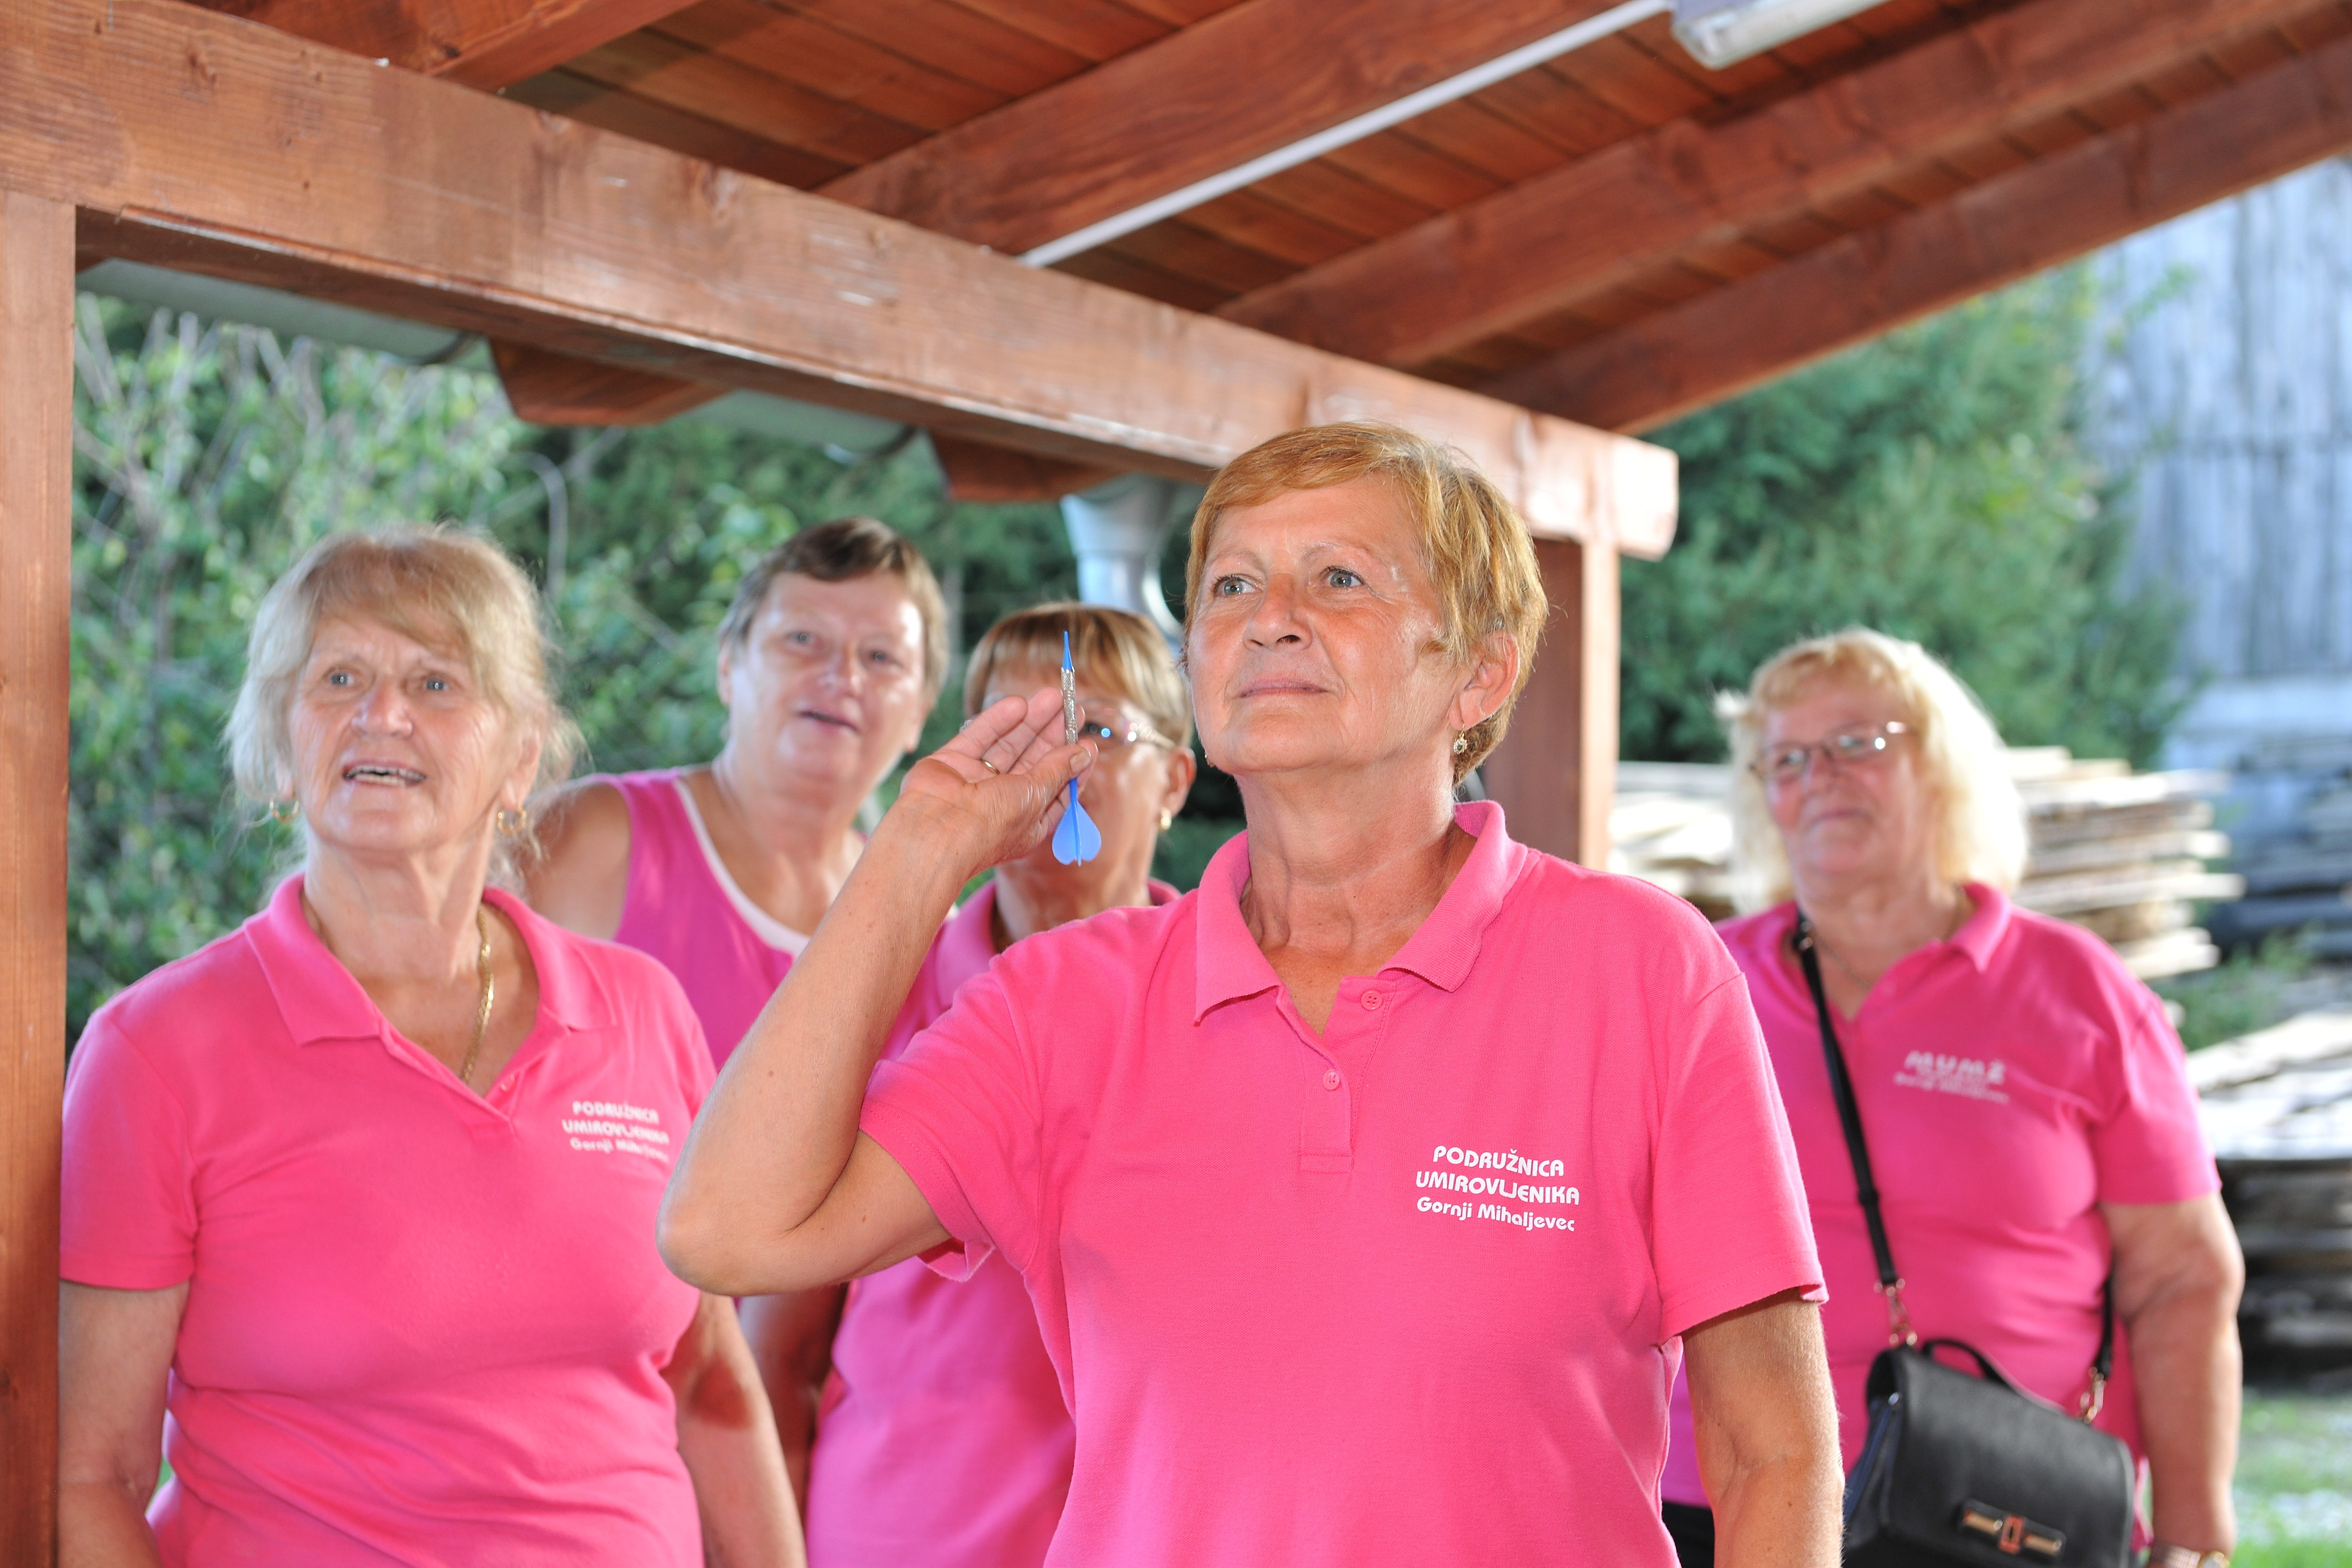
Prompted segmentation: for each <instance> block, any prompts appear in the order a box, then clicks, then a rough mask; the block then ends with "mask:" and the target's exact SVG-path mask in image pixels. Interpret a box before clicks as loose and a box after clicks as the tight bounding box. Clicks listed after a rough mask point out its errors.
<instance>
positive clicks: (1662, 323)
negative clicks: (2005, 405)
mask: <svg viewBox="0 0 2352 1568" xmlns="http://www.w3.org/2000/svg"><path fill="white" fill-rule="evenodd" d="M2347 150H2352V40H2347V41H2344V42H2339V43H2336V44H2331V45H2328V46H2326V47H2324V48H2321V49H2319V50H2317V51H2315V52H2314V53H2312V54H2309V55H2305V56H2302V57H2300V58H2291V59H2289V60H2287V61H2285V62H2284V63H2283V64H2279V65H2274V66H2273V67H2271V68H2268V69H2267V70H2263V71H2262V72H2260V73H2258V74H2256V75H2252V76H2249V77H2246V78H2244V79H2242V80H2241V81H2240V82H2239V83H2238V84H2237V85H2236V86H2234V87H2231V88H2226V89H2222V90H2221V91H2219V92H2216V93H2213V94H2210V95H2209V96H2207V97H2204V98H2200V99H2196V100H2191V101H2190V102H2189V103H2188V104H2186V105H2184V106H2183V107H2181V108H2179V109H2174V110H2166V111H2165V112H2164V113H2162V114H2159V115H2158V116H2156V117H2155V118H2153V119H2150V120H2147V121H2141V122H2140V123H2139V124H2137V125H2134V126H2132V127H2130V128H2129V129H2127V130H2124V131H2118V132H2115V133H2113V134H2111V135H2107V136H2102V137H2100V138H2098V139H2096V140H2095V141H2092V142H2084V143H2082V144H2080V145H2078V146H2075V147H2073V148H2070V149H2069V150H2067V151H2066V152H2063V153H2059V154H2057V155H2056V156H2054V157H2052V158H2047V159H2044V160H2043V161H2042V162H2041V163H2029V164H2027V165H2026V166H2025V167H2023V168H2021V169H2019V170H2017V171H2015V172H2014V173H2011V174H2004V175H2002V176H2000V178H1998V179H1995V180H1991V181H1988V182H1987V183H1985V184H1981V185H1977V186H1974V187H1972V188H1970V189H1969V190H1967V191H1964V192H1962V193H1961V194H1960V195H1958V196H1956V197H1954V198H1953V199H1952V200H1950V201H1948V202H1945V203H1943V204H1941V205H1937V206H1933V207H1928V208H1925V209H1923V210H1921V211H1919V212H1916V213H1913V214H1910V215H1908V216H1904V217H1900V218H1897V219H1895V220H1894V221H1893V222H1891V223H1888V224H1885V225H1884V226H1881V227H1878V228H1874V229H1868V230H1865V231H1864V232H1862V233H1860V234H1855V235H1850V236H1848V237H1845V238H1843V239H1841V240H1838V241H1836V242H1835V243H1833V244H1832V245H1830V246H1828V247H1824V248H1822V249H1821V250H1816V251H1813V252H1811V253H1809V254H1807V255H1805V256H1803V257H1801V258H1798V259H1797V260H1794V261H1791V262H1788V263H1786V264H1784V265H1782V266H1780V267H1777V268H1773V269H1772V270H1771V271H1769V272H1765V273H1760V274H1759V275H1758V276H1756V277H1754V278H1752V279H1748V280H1746V281H1745V282H1741V283H1737V284H1734V285H1732V286H1731V287H1729V288H1727V289H1717V291H1715V292H1714V293H1711V294H1704V295H1701V296H1700V297H1699V298H1697V299H1696V300H1692V301H1691V302H1690V303H1688V304H1686V305H1683V306H1680V307H1678V308H1676V309H1675V310H1667V311H1664V312H1662V313H1661V314H1658V315H1655V316H1651V317H1647V318H1644V319H1643V320H1641V321H1636V322H1634V323H1633V324H1632V325H1631V326H1628V327H1624V328H1622V329H1620V330H1619V331H1615V332H1612V333H1611V334H1609V335H1608V336H1606V337H1603V338H1601V339H1598V340H1596V341H1595V342H1591V343H1586V344H1582V345H1580V346H1579V347H1577V348H1574V349H1570V350H1568V351H1567V352H1565V353H1559V354H1557V355H1554V356H1553V357H1551V358H1549V359H1546V360H1543V361H1540V362H1538V363H1536V364H1534V365H1530V366H1528V367H1527V368H1526V369H1524V370H1520V371H1517V372H1514V373H1512V374H1509V375H1507V376H1504V377H1502V378H1500V379H1499V380H1497V381H1496V382H1494V383H1492V384H1490V385H1489V387H1488V388H1487V390H1489V391H1491V392H1493V393H1494V394H1495V395H1496V396H1499V397H1509V398H1512V399H1514V400H1517V401H1522V402H1525V403H1528V404H1529V405H1532V406H1535V407H1539V408H1549V409H1553V410H1555V411H1558V412H1559V413H1563V414H1567V415H1570V416H1573V417H1576V418H1580V419H1589V420H1591V422H1593V423H1594V424H1597V425H1601V426H1606V427H1609V428H1613V429H1622V430H1639V429H1647V428H1650V427H1652V426H1657V425H1660V424H1663V423H1664V422H1665V421H1666V420H1668V419H1671V418H1673V417H1675V416H1676V415H1678V414H1683V413H1686V412H1688V411H1690V410H1691V409H1694V408H1698V407H1701V406H1704V405H1706V404H1709V403H1714V402H1717V401H1719V400H1721V399H1723V398H1726V397H1729V396H1731V395H1733V394H1735V393H1738V392H1742V391H1745V390H1746V389H1747V388H1748V387H1750V386H1754V385H1756V384H1759V383H1760V382H1764V381H1768V380H1769V379H1771V378H1772V377H1774V376H1777V375H1780V374H1783V373H1785V372H1787V371H1790V370H1792V369H1794V368H1796V367H1797V366H1799V365H1801V364H1804V363H1808V362H1809V361H1811V360H1815V359H1819V358H1821V357H1822V355H1824V354H1828V353H1835V352H1836V351H1837V350H1839V349H1842V348H1844V347H1846V346H1848V345H1849V344H1852V343H1856V342H1861V341H1863V340H1864V339H1865V338H1870V337H1874V336H1876V335H1877V334H1878V333H1881V332H1884V331H1887V330H1888V329H1890V328H1892V327H1895V326H1899V325H1901V324H1902V323H1903V322H1905V321H1913V320H1916V318H1918V317H1920V316H1924V315H1927V314H1928V313H1929V312H1931V311H1935V310H1942V309H1943V308H1944V307H1946V306H1948V305H1954V304H1958V302H1959V301H1961V300H1966V299H1968V298H1969V297H1970V296H1972V295H1976V294H1980V293H1982V292H1984V291H1985V290H1987V289H1997V288H1999V287H2000V286H2001V285H2002V284H2005V283H2011V282H2014V281H2016V280H2018V279H2021V278H2025V277H2028V276H2031V275H2032V274H2033V273H2035V272H2039V271H2041V270H2042V269H2043V268H2049V267H2053V266H2056V265H2057V264H2058V263H2060V262H2063V261H2066V260H2069V259H2071V258H2074V257H2077V256H2081V255H2084V254H2085V253H2086V252H2088V251H2092V250H2095V249H2096V248H2098V247H2100V246H2103V245H2106V244H2109V243H2112V242H2113V241H2115V240H2118V239H2121V238H2123V237H2125V236H2126V235H2129V234H2134V233H2137V232H2138V231H2139V230H2141V229H2144V228H2147V227H2148V226H2151V225H2153V224H2158V223H2162V222H2164V221H2165V220H2166V219H2168V218H2172V217H2178V216H2180V215H2181V214H2183V213H2188V212H2193V211H2195V210H2196V209H2197V208H2199V207H2201V206H2205V205H2209V204H2210V203H2213V202H2217V201H2220V200H2221V199H2222V198H2224V197H2226V196H2231V195H2236V194H2237V193H2238V192H2240V191H2242V190H2245V189H2247V188H2248V187H2249V186H2252V185H2258V184H2263V182H2264V181H2267V180H2274V179H2276V178H2278V177H2279V176H2280V175H2282V174H2289V173H2292V172H2293V171H2294V170H2296V169H2299V168H2302V167H2303V166H2304V165H2305V164H2306V163H2316V162H2317V161H2319V160H2320V159H2322V158H2326V157H2330V156H2332V155H2334V154H2336V153H2343V152H2346V151H2347Z"/></svg>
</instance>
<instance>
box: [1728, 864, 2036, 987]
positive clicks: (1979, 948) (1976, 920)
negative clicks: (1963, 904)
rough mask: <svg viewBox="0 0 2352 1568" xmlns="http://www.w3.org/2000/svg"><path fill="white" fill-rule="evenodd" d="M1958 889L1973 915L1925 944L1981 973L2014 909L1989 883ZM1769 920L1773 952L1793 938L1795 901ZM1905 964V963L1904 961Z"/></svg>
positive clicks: (1785, 905)
mask: <svg viewBox="0 0 2352 1568" xmlns="http://www.w3.org/2000/svg"><path fill="white" fill-rule="evenodd" d="M1961 888H1962V889H1963V890H1965V891H1966V892H1967V893H1968V895H1969V901H1970V902H1971V903H1973V904H1974V905H1975V906H1976V911H1975V913H1973V914H1971V915H1969V918H1968V919H1967V920H1964V921H1961V922H1960V929H1959V930H1958V931H1954V932H1953V933H1952V934H1951V938H1950V940H1949V941H1948V942H1931V943H1929V944H1928V945H1929V946H1930V947H1943V948H1949V949H1953V950H1956V951H1958V952H1961V953H1963V954H1965V955H1966V956H1967V958H1968V961H1969V963H1972V964H1974V965H1976V968H1977V973H1979V974H1981V973H1984V971H1985V967H1986V966H1987V965H1988V964H1990V963H1992V955H1993V953H1994V952H1997V951H1998V950H1999V949H2000V940H2001V938H2003V937H2005V936H2007V935H2008V934H2009V921H2010V916H2011V913H2012V912H2013V911H2014V910H2015V908H2016V906H2015V905H2013V904H2011V902H2010V901H2009V895H2007V894H2006V893H2003V892H2002V891H2001V890H2000V889H1999V888H1996V887H1993V886H1991V885H1990V883H1985V882H1964V883H1962V884H1961ZM1769 919H1770V921H1771V924H1770V925H1769V927H1768V928H1767V930H1768V931H1769V934H1770V936H1771V939H1772V941H1771V949H1772V951H1774V952H1779V951H1780V950H1781V949H1783V948H1784V947H1786V946H1787V944H1788V943H1789V942H1791V941H1792V940H1794V938H1795V934H1796V930H1797V906H1796V904H1795V902H1794V901H1793V900H1792V901H1790V902H1788V903H1784V904H1782V905H1780V907H1779V908H1777V909H1775V910H1772V911H1771V914H1770V916H1769ZM1923 951H1924V950H1923ZM1905 962H1906V963H1908V962H1909V960H1908V959H1907V958H1906V960H1905Z"/></svg>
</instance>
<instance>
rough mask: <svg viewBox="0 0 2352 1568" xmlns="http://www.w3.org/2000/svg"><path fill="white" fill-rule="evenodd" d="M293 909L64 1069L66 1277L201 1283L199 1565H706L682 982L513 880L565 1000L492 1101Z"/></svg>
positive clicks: (543, 994) (548, 975)
mask: <svg viewBox="0 0 2352 1568" xmlns="http://www.w3.org/2000/svg"><path fill="white" fill-rule="evenodd" d="M301 885H302V879H300V878H299V877H296V878H292V879H289V880H288V881H287V882H285V883H284V884H283V885H282V886H280V887H279V888H278V893H277V896H276V897H275V898H273V899H272V900H270V903H269V906H268V909H267V910H264V911H263V912H262V913H260V914H258V915H257V916H255V917H254V918H253V919H252V920H250V921H247V922H246V923H245V924H244V925H243V926H242V927H240V928H239V929H238V930H237V931H235V932H233V933H231V934H230V935H228V936H226V937H224V938H222V939H221V940H220V941H218V942H214V943H212V944H211V945H210V946H208V947H206V948H205V949H204V950H202V951H201V952H196V953H194V954H193V955H191V956H190V957H187V958H184V959H182V960H181V961H179V962H178V963H173V964H169V965H167V966H165V967H164V968H163V969H160V970H157V971H156V972H155V973H152V974H151V975H149V976H148V977H147V978H146V979H144V980H142V981H141V982H140V983H139V984H136V985H133V986H131V988H130V989H129V990H127V991H125V992H124V993H123V994H121V995H120V996H118V997H116V998H115V999H114V1000H113V1001H111V1002H110V1003H108V1004H107V1005H106V1006H105V1007H103V1008H101V1009H100V1011H99V1013H98V1016H96V1017H94V1018H92V1019H91V1020H90V1023H89V1029H88V1031H87V1032H86V1033H85V1034H84V1035H83V1036H82V1038H81V1044H80V1046H79V1048H77V1049H76V1050H75V1052H74V1057H73V1066H72V1070H71V1071H70V1073H68V1077H67V1082H66V1112H65V1173H64V1175H65V1184H64V1226H65V1229H64V1247H63V1252H62V1256H61V1262H60V1271H61V1272H62V1274H63V1275H64V1277H65V1278H66V1279H71V1280H75V1281H78V1282H79V1283H81V1284H85V1285H99V1286H107V1287H111V1288H113V1289H125V1290H154V1289H163V1288H165V1287H168V1286H173V1285H178V1284H183V1283H184V1284H185V1285H186V1286H187V1287H188V1300H187V1310H186V1313H185V1316H184V1318H183V1319H182V1321H181V1325H180V1338H179V1344H178V1347H177V1351H176V1353H175V1355H174V1357H173V1364H172V1374H171V1382H170V1387H169V1392H168V1396H167V1398H168V1408H169V1412H170V1414H169V1416H168V1418H167V1420H166V1421H165V1424H164V1429H163V1450H164V1455H165V1457H166V1458H169V1459H170V1461H171V1464H172V1469H173V1478H172V1480H171V1482H170V1483H169V1484H168V1485H166V1486H165V1487H164V1488H163V1491H162V1492H161V1493H160V1494H158V1496H157V1497H156V1499H155V1501H154V1503H153V1505H152V1507H151V1509H150V1510H149V1514H148V1517H149V1518H150V1520H151V1521H152V1522H153V1524H154V1527H155V1533H156V1537H157V1540H158V1541H159V1542H161V1544H162V1547H163V1561H164V1563H167V1564H172V1565H174V1568H177V1565H180V1564H186V1565H189V1568H205V1565H207V1564H213V1563H316V1564H327V1565H341V1564H383V1563H434V1564H448V1563H484V1564H488V1563H498V1564H509V1563H547V1564H557V1563H562V1564H581V1563H611V1564H615V1565H619V1564H643V1563H674V1564H678V1565H680V1568H687V1565H692V1564H698V1563H700V1562H701V1561H702V1551H701V1531H700V1528H699V1526H698V1523H697V1521H696V1515H695V1502H694V1491H693V1489H692V1487H691V1485H690V1484H689V1483H688V1479H687V1474H686V1469H685V1467H684V1466H683V1464H682V1463H681V1462H680V1461H679V1458H678V1454H677V1427H676V1421H677V1414H676V1407H675V1405H674V1404H673V1402H672V1400H671V1397H670V1392H669V1388H668V1385H667V1384H664V1383H663V1382H662V1378H661V1372H662V1368H663V1367H664V1366H665V1365H667V1363H668V1360H669V1356H670V1352H671V1351H672V1349H673V1348H674V1347H675V1346H676V1344H677V1340H678V1337H679V1336H680V1335H681V1334H683V1333H684V1332H685V1331H686V1329H687V1325H688V1323H689V1322H691V1321H692V1320H693V1317H694V1312H695V1308H696V1304H697V1301H698V1297H697V1296H696V1293H695V1291H694V1290H693V1289H692V1288H690V1287H688V1286H687V1285H684V1284H681V1283H680V1282H679V1281H678V1280H677V1279H674V1278H672V1277H671V1275H670V1273H669V1271H668V1270H667V1268H663V1267H662V1261H661V1258H659V1256H658V1255H656V1252H655V1250H654V1240H653V1237H654V1211H655V1207H656V1205H657V1204H658V1203H659V1202H660V1200H661V1194H662V1187H663V1184H664V1183H665V1182H666V1181H667V1177H668V1174H669V1166H670V1160H671V1157H672V1155H673V1154H674V1153H675V1152H676V1151H677V1144H678V1142H679V1141H680V1140H681V1139H683V1138H684V1137H685V1135H686V1128H687V1124H688V1121H690V1120H691V1119H692V1117H693V1114H694V1111H695V1110H696V1109H697V1108H698V1106H699V1105H700V1104H701V1101H702V1098H703V1096H704V1095H705V1094H706V1093H707V1092H708V1091H709V1086H710V1079H711V1070H710V1062H709V1052H708V1051H707V1050H706V1048H705V1047H704V1046H703V1043H702V1038H701V1032H700V1030H699V1029H698V1028H697V1027H696V1025H695V1022H694V1016H693V1014H692V1013H690V1012H689V1011H688V1009H687V1005H686V998H685V997H684V996H682V995H680V994H678V989H677V983H676V982H675V981H673V980H672V979H671V978H670V977H669V976H668V975H667V974H666V973H663V972H662V970H661V969H660V967H659V966H658V965H656V964H654V963H650V962H649V961H647V960H646V959H644V958H642V957H640V956H639V955H637V954H635V953H633V952H625V951H624V950H622V949H620V948H616V947H613V946H610V945H608V944H606V943H604V942H589V941H587V940H585V939H583V938H581V937H576V936H573V935H572V934H571V933H569V932H567V931H561V930H559V929H557V928H556V927H554V926H552V925H550V924H549V923H548V922H547V921H543V920H541V919H540V918H539V917H538V916H537V915H534V914H532V913H531V912H530V910H528V909H526V908H524V907H523V905H522V904H521V903H520V901H518V900H514V899H511V898H509V897H508V896H506V895H505V894H503V893H500V892H498V891H496V890H495V889H494V890H492V891H491V892H490V894H489V895H488V896H489V899H490V901H491V902H492V903H494V904H495V905H496V906H497V907H498V908H499V910H502V911H503V912H504V913H505V914H506V915H507V916H508V918H509V919H510V920H512V921H514V922H515V924H516V925H517V927H518V928H520V931H521V932H522V936H523V941H524V942H525V945H526V946H527V947H528V949H529V950H530V957H531V962H532V963H533V965H534V966H535V967H536V968H537V970H538V972H539V987H540V1000H539V1020H538V1024H537V1026H536V1027H535V1028H534V1029H533V1030H532V1031H531V1034H530V1037H529V1038H528V1039H527V1040H526V1041H525V1042H524V1043H523V1046H522V1048H521V1049H520V1051H519V1052H517V1053H516V1055H515V1058H514V1060H513V1061H512V1063H511V1064H509V1066H508V1068H506V1070H505V1071H504V1072H503V1073H502V1074H501V1075H500V1076H499V1080H498V1082H497V1084H496V1085H495V1086H494V1087H493V1088H492V1089H491V1090H490V1092H489V1096H488V1099H487V1100H483V1099H479V1098H477V1097H476V1096H475V1095H473V1094H470V1093H468V1092H467V1090H466V1089H465V1088H464V1087H463V1086H462V1085H460V1084H459V1083H458V1082H457V1078H456V1075H454V1074H453V1073H451V1072H450V1071H449V1069H448V1068H446V1067H444V1066H442V1065H441V1064H440V1063H439V1062H438V1061H436V1060H435V1059H434V1058H432V1057H430V1056H428V1055H426V1054H425V1052H424V1051H422V1050H420V1049H419V1048H417V1047H415V1046H413V1045H411V1044H409V1043H408V1042H407V1041H406V1040H405V1039H404V1038H402V1037H400V1036H399V1035H398V1034H397V1033H395V1032H394V1029H393V1028H392V1026H390V1025H389V1024H388V1023H386V1022H385V1020H384V1018H383V1015H382V1014H381V1013H379V1012H378V1011H377V1010H376V1008H375V1005H373V1003H372V1002H370V1001H369V1000H368V997H367V994H366V993H365V992H363V991H362V990H361V989H360V986H359V983H358V982H357V981H355V980H353V979H352V977H351V974H350V973H348V972H347V971H346V970H344V969H343V967H342V966H341V964H340V963H337V962H336V961H335V959H334V956H333V955H332V954H331V953H330V952H328V951H327V949H326V947H325V945H324V944H323V943H321V942H320V941H319V939H318V937H317V936H316V935H315V934H313V933H312V931H311V930H310V924H309V922H308V921H305V920H304V918H303V915H302V905H301Z"/></svg>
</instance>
